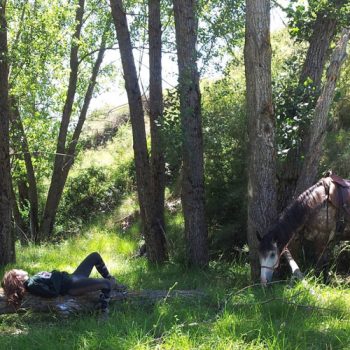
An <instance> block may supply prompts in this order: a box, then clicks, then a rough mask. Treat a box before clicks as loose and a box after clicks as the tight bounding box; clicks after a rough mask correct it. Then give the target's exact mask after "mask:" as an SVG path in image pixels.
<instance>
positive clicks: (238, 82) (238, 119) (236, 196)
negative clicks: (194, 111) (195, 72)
mask: <svg viewBox="0 0 350 350" xmlns="http://www.w3.org/2000/svg"><path fill="white" fill-rule="evenodd" d="M240 72H241V70H240V68H238V67H236V66H235V65H234V67H232V68H231V75H227V76H226V77H225V78H223V79H220V80H217V81H216V82H214V83H212V84H208V85H207V86H206V87H205V88H204V90H203V91H204V92H203V110H202V114H203V130H204V158H205V179H206V180H205V181H206V183H205V185H206V210H207V217H208V222H209V224H210V225H211V226H212V227H216V230H217V227H218V226H219V227H220V226H221V225H223V224H226V225H227V224H231V225H232V224H233V223H234V226H235V227H234V230H233V232H231V240H230V243H229V244H227V245H228V246H230V247H232V246H234V245H238V244H239V245H242V242H244V241H245V226H246V205H245V203H246V188H247V187H246V186H247V183H246V178H247V177H246V140H247V134H246V124H245V123H246V115H245V103H244V89H245V87H244V81H243V80H242V79H240V78H239V74H240ZM218 155H220V156H218ZM231 228H232V227H231ZM214 230H215V229H214ZM226 243H228V242H226Z"/></svg>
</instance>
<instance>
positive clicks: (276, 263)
mask: <svg viewBox="0 0 350 350" xmlns="http://www.w3.org/2000/svg"><path fill="white" fill-rule="evenodd" d="M287 251H288V244H287V245H286V246H285V247H284V248H283V249H282V250H281V253H280V254H279V255H278V259H277V261H276V262H275V264H274V265H273V266H272V267H270V266H265V265H260V268H261V269H262V268H264V269H268V270H272V271H274V270H276V269H277V268H278V266H279V265H280V261H281V256H282V255H283V254H284V253H285V252H287Z"/></svg>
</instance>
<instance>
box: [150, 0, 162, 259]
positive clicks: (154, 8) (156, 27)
mask: <svg viewBox="0 0 350 350" xmlns="http://www.w3.org/2000/svg"><path fill="white" fill-rule="evenodd" d="M148 9H149V19H148V36H149V77H150V78H149V116H150V124H151V127H150V129H151V181H152V193H153V219H152V220H153V222H152V227H153V229H154V230H155V231H156V232H155V235H157V236H160V237H163V243H162V246H163V247H164V248H163V249H166V242H165V235H164V234H165V221H164V191H165V160H164V140H163V138H162V132H161V123H162V118H163V88H162V26H161V15H160V0H149V1H148ZM157 231H158V232H157ZM165 254H166V255H167V253H166V252H165Z"/></svg>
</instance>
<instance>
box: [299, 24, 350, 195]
mask: <svg viewBox="0 0 350 350" xmlns="http://www.w3.org/2000/svg"><path fill="white" fill-rule="evenodd" d="M349 35H350V30H349V29H348V28H346V29H344V30H343V31H342V34H341V38H340V40H339V42H338V43H337V46H336V48H335V49H334V52H333V54H332V57H331V60H330V65H329V67H328V69H327V77H326V83H325V85H324V87H323V89H322V92H321V95H320V97H319V98H318V100H317V104H316V108H315V112H314V118H313V122H312V124H311V127H310V142H309V145H308V152H307V154H306V157H305V160H304V163H303V168H302V170H301V173H300V176H299V179H298V183H297V187H296V190H295V194H299V193H302V192H303V191H305V190H306V189H307V188H309V187H310V186H312V185H313V184H314V182H315V181H316V179H317V172H318V165H319V162H320V159H321V155H322V147H323V143H324V139H325V137H326V134H327V120H328V115H329V111H330V108H331V104H332V101H333V98H334V94H335V88H336V84H337V80H338V78H339V75H340V68H341V66H342V64H343V62H344V60H345V58H346V48H347V45H348V42H349Z"/></svg>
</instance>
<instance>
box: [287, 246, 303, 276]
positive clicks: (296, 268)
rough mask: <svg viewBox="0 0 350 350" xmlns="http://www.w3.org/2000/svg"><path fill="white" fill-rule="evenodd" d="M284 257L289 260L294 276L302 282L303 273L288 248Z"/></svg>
mask: <svg viewBox="0 0 350 350" xmlns="http://www.w3.org/2000/svg"><path fill="white" fill-rule="evenodd" d="M283 254H284V256H285V257H286V259H287V262H288V264H289V266H290V268H291V270H292V274H293V276H295V277H296V278H297V279H299V280H301V279H303V278H304V275H303V273H302V272H301V271H300V269H299V266H298V264H297V263H296V262H295V260H294V259H293V257H292V254H291V253H290V251H289V249H288V248H285V250H284V253H283Z"/></svg>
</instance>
